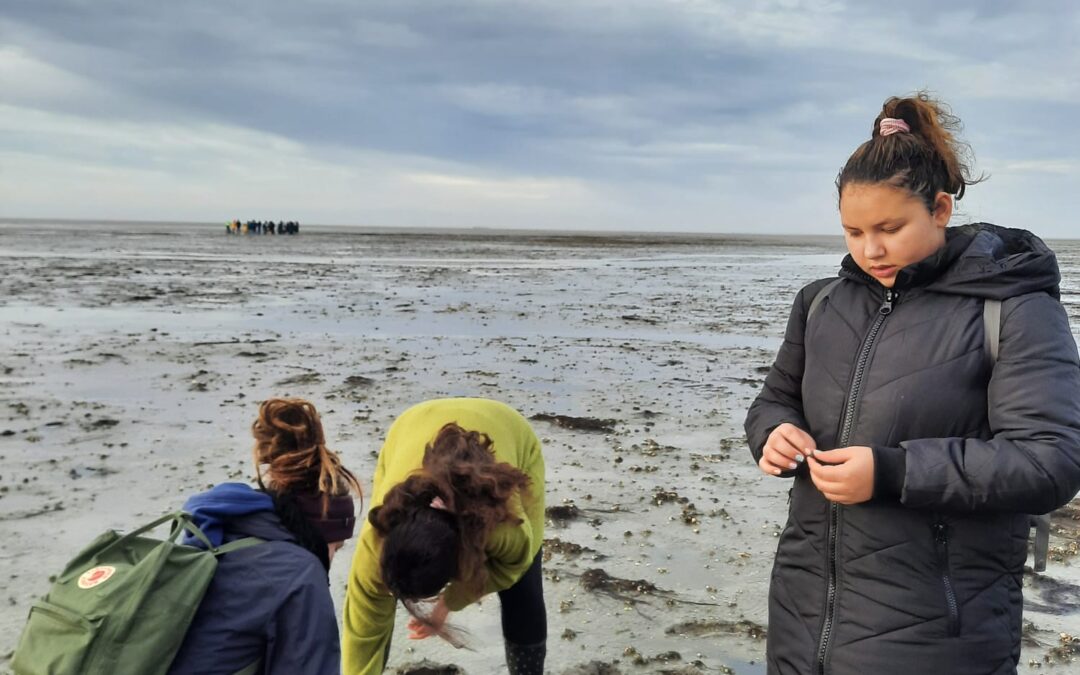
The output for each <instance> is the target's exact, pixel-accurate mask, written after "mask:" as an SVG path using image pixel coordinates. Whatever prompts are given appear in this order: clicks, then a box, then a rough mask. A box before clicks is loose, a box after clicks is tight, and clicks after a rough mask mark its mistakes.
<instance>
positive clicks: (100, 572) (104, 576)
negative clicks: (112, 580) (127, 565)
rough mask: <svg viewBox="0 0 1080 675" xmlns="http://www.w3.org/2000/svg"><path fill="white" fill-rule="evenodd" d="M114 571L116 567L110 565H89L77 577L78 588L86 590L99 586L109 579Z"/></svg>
mask: <svg viewBox="0 0 1080 675" xmlns="http://www.w3.org/2000/svg"><path fill="white" fill-rule="evenodd" d="M115 573H116V568H115V567H113V566H112V565H101V566H100V567H91V568H90V569H88V570H86V571H85V572H83V573H82V576H80V577H79V588H81V589H83V590H86V589H90V588H93V587H94V586H100V585H101V584H103V583H105V582H106V581H108V580H109V577H111V576H112V575H113V574H115Z"/></svg>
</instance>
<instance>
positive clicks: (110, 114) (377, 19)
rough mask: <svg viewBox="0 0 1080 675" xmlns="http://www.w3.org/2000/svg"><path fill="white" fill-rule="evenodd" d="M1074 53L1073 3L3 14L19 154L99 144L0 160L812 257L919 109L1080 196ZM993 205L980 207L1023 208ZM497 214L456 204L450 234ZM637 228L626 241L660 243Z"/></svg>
mask: <svg viewBox="0 0 1080 675" xmlns="http://www.w3.org/2000/svg"><path fill="white" fill-rule="evenodd" d="M1078 28H1080V13H1078V10H1076V9H1074V8H1073V6H1072V5H1071V4H1070V3H1066V2H1057V3H1049V4H1040V5H1039V6H1038V8H1037V9H1031V8H1028V7H1027V6H1026V5H1025V6H1017V5H1016V3H1004V2H976V1H974V0H970V1H969V2H964V3H959V4H957V3H953V4H952V5H950V8H949V9H945V10H943V9H942V8H940V3H929V2H923V1H922V0H918V1H915V2H907V3H903V4H902V5H895V4H892V3H881V2H875V3H850V4H845V3H840V2H830V1H809V0H804V1H800V0H787V1H781V0H777V1H773V2H734V3H732V2H708V1H704V0H699V1H693V0H686V1H679V2H677V1H670V2H657V1H655V0H651V1H647V2H646V1H644V0H625V1H623V2H619V3H610V2H599V1H592V0H582V1H581V2H575V3H565V2H549V1H537V2H509V3H508V2H485V1H477V2H447V1H443V2H420V1H413V0H407V1H400V0H399V1H391V0H380V1H375V2H371V1H368V2H365V3H362V4H360V5H357V4H356V3H347V2H329V1H324V2H305V3H287V2H263V3H257V4H255V5H253V4H251V3H242V2H218V3H197V4H196V3H174V5H173V6H170V7H168V8H163V7H161V6H157V5H154V4H153V3H150V4H148V3H140V2H135V1H133V0H128V1H116V2H96V3H81V2H40V1H29V0H22V1H19V0H16V1H11V0H9V2H7V3H5V8H4V10H3V15H2V18H0V38H2V43H3V44H5V45H8V47H7V48H6V49H3V50H2V51H0V64H6V65H0V69H2V70H0V73H7V76H6V77H5V79H10V81H11V84H10V85H9V86H5V87H4V91H0V104H2V105H5V106H7V110H8V112H7V114H6V115H5V117H7V118H8V119H9V120H12V121H11V125H12V126H13V128H19V127H20V119H26V118H25V117H24V116H26V115H29V114H30V113H39V114H42V115H44V114H51V115H57V116H66V117H65V119H67V120H68V121H69V122H70V121H71V119H70V118H71V117H75V118H78V119H83V120H85V121H86V124H87V126H86V128H87V129H96V130H99V131H94V132H92V133H91V132H85V133H81V132H80V131H79V129H78V127H77V126H75V125H74V124H70V125H68V126H65V127H64V129H65V130H64V131H63V134H62V135H66V136H67V138H68V142H66V143H61V142H55V140H54V138H53V137H54V136H55V135H56V133H57V130H56V127H57V126H58V125H59V126H64V125H63V124H61V123H60V122H57V121H56V120H52V119H51V118H50V119H51V121H48V122H45V121H40V120H39V122H40V124H41V125H43V126H42V129H43V130H44V129H47V130H48V131H41V132H39V133H37V134H35V133H34V132H33V131H32V129H31V130H29V131H28V132H27V133H25V134H19V135H17V136H13V135H11V134H5V135H4V139H5V140H2V141H0V152H2V153H11V155H12V157H15V156H16V155H17V157H19V158H25V157H34V158H37V160H39V161H44V160H45V159H47V158H49V157H52V158H55V159H56V161H57V162H60V161H61V160H64V159H66V160H69V161H72V162H87V161H91V160H92V161H94V162H97V163H98V164H102V163H104V164H105V165H106V166H115V167H122V168H124V169H126V170H130V171H136V172H137V171H139V170H140V169H145V170H147V171H161V172H165V173H171V174H173V175H174V177H175V178H176V179H177V180H180V181H187V182H190V183H192V184H197V183H199V181H200V180H202V179H201V178H200V174H198V173H195V172H196V171H205V167H204V166H203V165H202V164H201V162H200V161H199V160H198V159H197V158H195V159H193V158H191V157H190V156H187V155H184V154H183V153H182V149H180V148H172V147H171V146H170V149H168V150H163V151H162V152H155V151H154V149H153V146H152V145H149V146H148V145H147V144H146V143H145V142H138V141H137V139H132V144H131V145H127V144H125V142H124V141H123V140H122V139H121V138H119V137H117V136H114V135H112V134H111V133H110V132H109V131H107V130H109V129H118V128H123V127H122V126H117V125H124V124H130V125H135V126H133V127H131V128H132V130H133V133H141V132H137V131H135V130H137V129H140V128H143V127H140V126H138V125H144V127H151V128H154V127H157V126H161V125H167V126H170V127H175V128H177V129H181V130H184V129H186V130H187V132H183V133H190V134H193V135H194V134H197V133H206V131H205V130H206V129H207V128H208V127H209V128H212V129H219V130H220V129H228V130H234V131H235V132H236V133H243V132H250V133H251V134H256V135H262V136H259V138H272V139H280V140H281V141H283V142H287V143H293V144H295V147H294V148H293V152H295V153H299V154H298V155H297V156H299V155H303V156H304V157H305V158H307V159H311V160H312V161H318V162H322V163H323V164H324V165H325V166H344V167H346V169H343V170H356V167H358V166H359V167H361V169H360V171H361V173H362V174H363V175H367V173H366V172H368V171H377V168H378V167H380V166H381V167H385V168H386V169H387V170H391V171H392V170H397V171H401V172H404V173H406V174H411V173H415V172H421V173H425V172H426V173H428V174H430V173H438V172H448V173H453V174H456V175H464V176H467V177H469V178H470V180H473V179H475V180H480V181H489V180H503V181H515V180H540V181H556V182H559V184H562V183H574V184H577V185H582V186H585V187H584V188H583V189H585V190H586V191H588V192H590V193H591V194H592V198H591V201H590V200H586V202H584V203H582V205H581V206H582V208H583V209H585V210H586V211H588V209H590V208H591V209H593V210H594V211H595V213H594V214H592V215H591V216H590V214H589V213H583V214H582V218H583V220H588V219H590V218H592V219H593V220H595V221H601V222H608V218H609V217H610V218H614V216H612V214H618V213H621V208H620V207H619V206H618V204H619V202H620V200H627V201H628V202H631V203H633V202H640V201H644V202H649V203H654V204H657V205H660V206H665V205H666V206H667V207H668V208H670V206H671V205H672V204H678V203H684V202H685V203H692V204H693V205H695V208H697V209H699V210H698V211H695V212H692V213H686V214H682V215H681V216H680V217H681V218H682V219H683V221H682V222H685V223H687V224H688V225H689V226H692V227H694V228H698V229H700V228H708V227H718V228H735V229H739V227H738V225H737V223H738V222H747V221H749V219H751V218H758V219H771V218H777V219H778V221H779V222H778V224H777V227H783V224H782V223H783V221H785V220H786V221H787V222H788V223H789V225H788V228H789V229H797V228H805V227H811V228H817V229H818V230H819V231H821V230H827V229H829V228H831V227H834V226H835V225H834V216H833V215H832V213H831V212H830V209H831V200H832V195H831V180H832V178H833V176H834V174H835V171H836V170H837V168H838V167H839V166H840V164H842V162H843V160H844V159H845V158H846V156H847V154H848V153H849V152H850V151H851V150H852V149H853V148H854V147H855V146H856V145H857V144H858V143H859V142H861V141H862V140H864V139H865V138H866V137H867V136H868V133H869V127H870V123H871V121H872V120H873V117H874V115H875V113H876V110H877V109H878V106H880V103H881V101H882V100H883V99H884V97H885V96H886V95H888V94H892V93H903V92H906V91H910V90H913V89H916V88H919V87H923V86H929V87H931V88H933V89H935V90H937V91H938V92H940V94H941V95H942V96H943V97H945V98H946V99H947V100H948V101H950V102H951V103H952V104H953V105H954V108H955V109H956V110H957V112H958V113H960V114H961V115H962V117H963V118H964V119H965V121H966V122H967V124H968V129H969V138H970V140H971V141H972V144H973V146H974V147H975V150H976V154H977V156H978V157H979V158H980V159H985V160H986V163H987V164H989V165H990V166H989V167H988V168H990V169H991V170H992V171H993V172H994V173H995V181H997V177H998V176H999V175H1002V174H1006V173H1010V175H1014V176H1019V175H1021V174H1023V175H1025V176H1026V175H1030V174H1039V175H1042V176H1044V177H1045V176H1049V179H1046V180H1048V181H1049V183H1048V184H1049V185H1054V184H1056V183H1054V181H1058V180H1073V181H1074V182H1075V179H1076V178H1077V177H1078V176H1080V174H1078V170H1077V163H1078V157H1077V152H1076V150H1074V148H1077V147H1080V143H1078V141H1080V131H1077V125H1075V124H1073V123H1072V121H1071V120H1072V119H1073V118H1075V115H1076V113H1077V108H1078V106H1080V80H1078V76H1077V75H1076V73H1077V72H1080V55H1078V54H1080V52H1078V49H1077V47H1076V46H1075V45H1074V44H1073V43H1074V40H1073V38H1072V36H1074V35H1075V34H1076V30H1077V29H1078ZM0 119H3V118H2V117H0ZM35 119H36V118H35ZM22 126H23V127H33V125H29V124H25V123H24V124H22ZM162 133H165V132H162ZM170 133H174V134H175V133H180V132H176V131H175V130H174V131H173V132H170ZM229 133H233V132H229ZM166 135H167V134H166ZM88 136H89V137H90V138H89V139H88V138H87V137H88ZM155 136H156V135H155ZM103 137H108V138H109V139H110V140H107V141H105V140H101V139H102V138H103ZM80 139H81V140H80ZM252 142H253V143H255V144H256V145H265V140H255V141H252ZM222 145H223V146H224V149H221V148H219V150H218V151H219V152H223V153H228V152H234V151H235V149H234V146H233V144H232V141H228V142H226V141H222ZM290 147H292V146H290ZM1070 149H1072V150H1070ZM205 152H207V153H213V152H215V151H214V150H213V149H205ZM102 153H105V155H106V156H105V157H104V158H103V157H102V156H101V154H102ZM222 156H223V157H224V156H225V155H222ZM222 161H226V160H224V159H223V160H222ZM5 163H8V164H10V159H9V161H6V162H5ZM249 170H250V171H251V172H252V173H253V174H254V175H256V176H257V175H258V172H259V170H260V169H259V167H256V166H252V167H250V168H249ZM301 180H302V179H301ZM407 182H408V181H406V183H407ZM1001 182H1006V181H1001ZM1015 182H1016V184H1017V185H1019V184H1020V182H1021V181H1015ZM477 184H480V183H477ZM990 185H992V183H988V189H989V186H990ZM1007 187H1008V186H1007ZM979 189H982V188H979ZM1010 189H1012V188H1010ZM1016 189H1019V188H1016ZM402 190H403V192H402V193H401V194H402V199H403V201H402V203H401V204H400V205H399V206H398V207H393V206H392V205H388V206H387V210H386V211H384V213H385V214H388V215H387V218H389V219H390V220H393V221H395V222H388V223H387V224H404V223H405V222H407V221H408V217H407V214H408V212H409V203H410V202H411V203H415V201H416V199H415V193H412V194H411V193H409V191H408V190H407V189H405V188H402ZM785 191H788V195H787V197H785V195H784V192H785ZM511 192H512V191H511ZM710 193H711V200H710ZM974 194H977V192H976V191H975V190H973V195H974ZM994 194H996V195H998V196H997V197H992V198H988V200H987V201H986V205H987V206H988V207H989V206H996V205H998V204H999V203H1000V204H1007V203H1008V202H1007V200H1006V197H1009V198H1011V197H1013V196H1015V195H1014V193H1012V192H1010V191H1009V190H1002V191H1001V192H997V193H994ZM691 195H693V197H691ZM763 200H771V202H772V203H770V204H769V207H770V208H772V209H773V212H772V214H767V215H764V216H763V215H762V210H761V209H762V201H763ZM222 201H227V199H226V198H225V197H224V196H222ZM9 203H16V204H17V203H18V202H17V201H16V202H9ZM489 206H490V205H487V206H485V205H484V204H483V203H481V202H475V203H474V204H473V205H472V206H470V205H469V204H468V203H464V204H463V205H461V206H460V208H461V209H462V214H468V215H467V216H465V215H462V216H461V217H463V218H464V217H468V218H482V217H483V216H484V213H485V210H484V209H485V208H488V207H489ZM530 206H531V207H532V208H533V209H536V208H539V209H541V210H542V209H543V208H545V206H544V205H543V204H541V205H537V204H535V203H533V204H531V205H530ZM8 208H11V207H10V206H9V207H8ZM305 208H307V209H308V210H309V211H310V212H311V213H313V214H318V210H317V209H316V208H315V207H311V206H308V207H305ZM521 208H522V209H523V210H524V206H522V207H521ZM643 208H645V211H641V210H638V211H636V212H635V213H637V214H638V220H637V221H635V223H633V225H635V226H647V225H648V224H649V222H653V223H655V225H656V227H658V228H659V227H667V226H669V225H670V223H669V222H668V221H667V220H666V219H667V213H666V212H663V211H659V210H657V211H652V212H650V209H649V207H648V205H647V204H645V205H644V206H643ZM656 208H659V207H656ZM807 209H808V211H807ZM1013 210H1015V209H1013ZM1005 211H1006V213H1005V214H1004V215H1006V216H1007V215H1010V213H1011V210H1010V209H1005ZM335 213H338V214H339V215H340V212H335ZM513 213H518V211H516V210H514V209H511V210H510V211H509V212H505V211H499V210H498V209H496V210H495V212H494V215H496V216H500V217H507V218H509V217H511V216H510V215H508V214H513ZM718 213H724V214H726V215H725V217H724V218H723V219H721V218H718V216H717V214H718ZM12 215H20V214H12ZM25 215H38V214H25ZM40 215H47V214H40ZM86 215H87V216H92V215H95V214H89V213H88V214H86ZM1021 215H1023V214H1021ZM205 217H216V216H215V214H210V213H207V214H206V216H205ZM316 217H318V216H317V215H316ZM346 217H347V216H346ZM990 217H993V216H990ZM650 218H651V220H650ZM802 218H808V222H809V224H806V223H805V222H799V221H800V220H801V219H802ZM422 224H426V225H438V224H439V223H437V222H424V223H422ZM510 224H512V223H510ZM528 224H530V225H532V224H535V223H531V222H530V223H528Z"/></svg>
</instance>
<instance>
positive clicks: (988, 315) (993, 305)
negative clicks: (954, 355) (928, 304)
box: [983, 300, 1050, 572]
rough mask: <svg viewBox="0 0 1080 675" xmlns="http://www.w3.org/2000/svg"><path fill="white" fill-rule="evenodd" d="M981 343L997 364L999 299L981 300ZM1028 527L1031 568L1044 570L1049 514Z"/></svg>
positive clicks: (991, 359)
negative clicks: (1031, 539)
mask: <svg viewBox="0 0 1080 675" xmlns="http://www.w3.org/2000/svg"><path fill="white" fill-rule="evenodd" d="M983 336H984V337H983V344H984V345H985V347H986V357H987V359H989V361H990V367H991V368H993V367H994V365H996V364H997V360H998V351H999V348H1000V342H1001V301H1000V300H983ZM1029 527H1030V528H1032V529H1034V530H1035V537H1034V539H1035V541H1034V547H1033V548H1034V550H1033V552H1032V553H1033V560H1032V565H1031V568H1032V569H1033V570H1035V571H1036V572H1045V571H1046V558H1047V556H1048V555H1049V553H1050V514H1048V513H1047V514H1042V515H1038V516H1030V523H1029Z"/></svg>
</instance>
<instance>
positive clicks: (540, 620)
mask: <svg viewBox="0 0 1080 675" xmlns="http://www.w3.org/2000/svg"><path fill="white" fill-rule="evenodd" d="M371 504H372V506H371V512H370V513H369V515H368V522H367V523H366V524H365V525H364V527H363V529H362V531H361V533H360V542H359V545H358V546H357V549H356V554H355V557H354V558H353V564H352V571H351V573H350V575H349V586H348V593H347V596H346V599H345V618H344V622H343V623H344V632H345V636H344V641H343V646H344V668H343V671H344V672H345V673H346V674H347V675H356V674H357V673H363V674H365V675H372V674H377V673H380V672H382V670H383V668H384V667H385V666H386V661H387V658H388V657H389V653H390V637H391V634H392V633H393V630H394V612H395V608H396V601H397V600H401V601H402V604H404V606H405V608H406V610H408V612H409V613H410V615H411V616H412V619H411V620H410V622H409V629H410V631H411V634H410V636H409V637H410V638H412V639H423V638H426V637H430V636H432V635H438V636H440V637H442V638H444V639H446V640H447V641H449V642H451V643H452V644H455V646H460V645H461V642H460V638H459V636H458V635H457V634H456V633H455V631H454V630H453V629H452V628H450V627H449V626H448V625H447V623H446V620H447V616H448V614H449V612H450V611H457V610H460V609H462V608H464V607H465V606H467V605H469V604H471V603H473V602H475V601H477V600H479V599H480V598H482V597H483V596H485V595H487V594H489V593H492V592H497V593H498V594H499V603H500V607H501V611H502V630H503V638H504V643H505V649H506V662H507V667H508V668H509V671H510V673H511V674H512V675H517V674H519V673H520V674H528V675H532V674H533V673H536V674H541V673H543V672H544V671H543V668H544V657H545V654H546V640H547V614H546V613H545V609H544V595H543V584H542V577H541V571H540V545H541V544H542V543H543V539H544V457H543V455H542V454H541V452H540V442H539V440H537V438H536V434H535V433H534V432H533V430H532V428H531V427H530V426H529V423H528V422H527V421H526V420H525V418H524V417H522V416H521V414H520V413H518V412H517V411H516V410H514V409H513V408H510V407H509V406H507V405H505V404H503V403H499V402H497V401H491V400H487V399H478V398H453V399H437V400H432V401H426V402H424V403H421V404H419V405H416V406H413V407H412V408H410V409H408V410H407V411H405V412H404V413H402V415H401V416H400V417H398V418H397V420H395V421H394V424H393V425H392V426H391V427H390V430H389V431H388V432H387V435H386V442H385V443H384V444H383V447H382V451H381V452H380V453H379V460H378V464H377V466H376V468H375V480H374V485H373V489H372V498H371ZM425 601H427V602H425ZM429 607H430V610H428V609H427V608H429Z"/></svg>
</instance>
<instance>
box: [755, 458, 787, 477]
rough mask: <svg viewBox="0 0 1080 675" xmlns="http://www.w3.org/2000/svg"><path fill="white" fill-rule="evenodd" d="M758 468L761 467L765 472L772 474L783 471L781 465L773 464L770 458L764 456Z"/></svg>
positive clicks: (775, 474)
mask: <svg viewBox="0 0 1080 675" xmlns="http://www.w3.org/2000/svg"><path fill="white" fill-rule="evenodd" d="M758 468H759V469H761V471H762V472H763V473H767V474H769V475H770V476H779V475H780V474H781V473H783V471H782V470H781V469H780V467H778V466H776V465H774V464H772V463H771V462H770V461H769V460H767V459H765V457H762V458H761V460H760V461H759V462H758Z"/></svg>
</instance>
